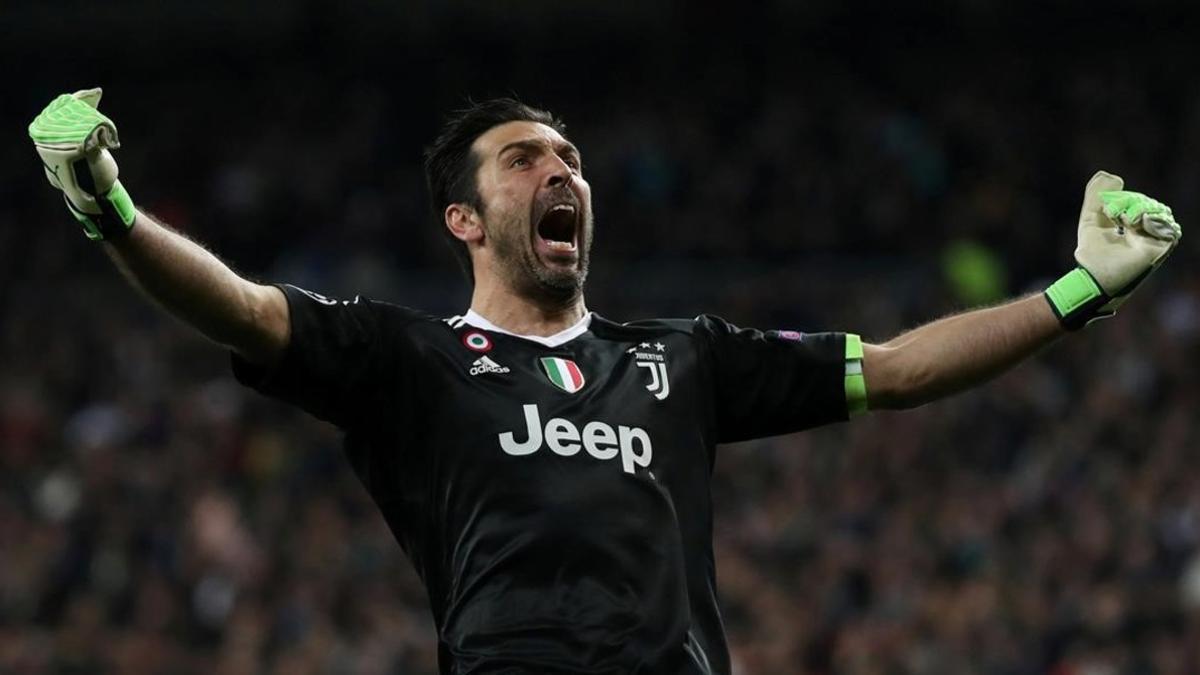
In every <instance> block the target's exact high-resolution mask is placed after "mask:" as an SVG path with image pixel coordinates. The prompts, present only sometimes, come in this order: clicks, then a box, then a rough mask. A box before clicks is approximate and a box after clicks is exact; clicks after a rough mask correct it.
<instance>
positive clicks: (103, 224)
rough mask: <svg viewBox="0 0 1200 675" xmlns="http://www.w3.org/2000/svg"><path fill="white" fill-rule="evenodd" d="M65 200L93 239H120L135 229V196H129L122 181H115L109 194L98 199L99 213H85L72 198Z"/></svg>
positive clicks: (85, 232) (86, 233)
mask: <svg viewBox="0 0 1200 675" xmlns="http://www.w3.org/2000/svg"><path fill="white" fill-rule="evenodd" d="M65 201H66V203H67V208H69V209H70V210H71V214H72V215H73V216H75V219H76V220H78V221H79V223H80V225H82V226H83V233H84V234H85V235H87V238H88V239H91V240H92V241H106V240H107V241H113V240H116V239H120V238H121V237H124V236H125V235H127V234H128V233H129V230H131V229H133V223H134V217H135V216H136V213H137V212H136V211H135V209H134V207H133V198H132V197H130V196H129V192H127V191H126V190H125V186H124V185H121V181H115V182H114V183H113V186H112V188H111V189H110V190H109V191H108V193H107V194H105V195H103V196H101V197H98V198H97V199H96V204H97V205H98V206H99V207H100V213H98V214H96V213H84V212H83V211H80V210H79V209H77V208H75V205H74V204H72V203H71V200H70V199H65Z"/></svg>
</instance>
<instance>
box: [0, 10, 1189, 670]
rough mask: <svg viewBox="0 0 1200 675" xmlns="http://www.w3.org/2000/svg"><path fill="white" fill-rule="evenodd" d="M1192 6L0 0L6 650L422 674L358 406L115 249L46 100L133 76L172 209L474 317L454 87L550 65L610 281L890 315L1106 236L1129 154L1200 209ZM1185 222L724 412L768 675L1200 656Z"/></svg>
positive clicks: (732, 591)
mask: <svg viewBox="0 0 1200 675" xmlns="http://www.w3.org/2000/svg"><path fill="white" fill-rule="evenodd" d="M1197 18H1198V17H1197V10H1195V9H1193V8H1192V6H1191V5H1190V4H1189V3H1183V2H1167V1H1165V0H1162V1H1158V2H1142V3H1138V4H1137V5H1136V6H1133V5H1132V4H1130V5H1118V4H1115V3H1108V2H1099V3H1089V4H1087V5H1086V6H1084V4H1083V3H1066V2H1050V3H1039V4H1037V5H1032V4H1010V3H1001V2H994V1H992V0H973V1H971V2H964V3H950V2H946V3H929V4H919V5H900V4H897V5H896V6H894V7H891V8H886V9H881V8H879V7H875V6H873V5H868V4H853V3H839V2H832V1H823V2H810V3H785V2H744V3H720V4H717V3H703V4H700V3H683V2H665V1H642V2H630V3H624V2H598V1H579V2H558V3H551V2H541V1H532V0H530V1H527V2H483V1H473V2H468V1H464V0H459V1H455V2H434V1H433V0H426V1H425V2H415V3H402V2H382V1H376V2H351V3H345V4H338V5H335V4H334V3H324V2H297V3H288V2H260V3H243V2H233V1H231V0H216V1H210V2H204V3H183V2H150V1H142V2H135V1H115V2H104V3H100V2H83V1H72V2H61V1H60V2H44V3H41V2H39V3H32V2H7V3H4V4H3V5H0V63H3V64H4V66H5V68H4V70H5V73H6V75H5V85H6V86H5V89H4V92H5V96H4V100H3V105H2V106H0V129H3V134H0V160H2V161H0V672H4V673H8V672H13V673H40V672H72V673H74V672H78V673H92V672H114V673H116V672H121V673H229V674H235V673H238V674H240V673H258V672H263V673H428V672H433V669H434V667H435V666H434V654H435V636H434V634H433V630H432V622H431V620H430V618H429V616H428V613H427V609H426V608H425V598H424V592H423V590H422V589H421V587H420V585H419V583H418V582H417V581H416V579H415V577H414V575H413V574H412V572H411V569H410V568H409V565H408V563H407V561H405V560H404V559H403V556H402V553H401V552H400V550H399V548H398V546H396V545H395V543H394V542H393V541H392V539H391V538H390V536H389V534H388V533H387V531H386V529H385V528H384V526H383V524H382V521H381V519H380V518H379V516H378V514H377V513H376V511H375V509H374V507H373V506H372V505H371V504H370V503H369V501H368V499H367V498H366V496H365V494H364V492H363V491H362V489H361V487H360V486H359V485H358V483H357V482H356V480H355V479H354V477H353V475H352V474H351V472H350V471H349V468H348V466H347V465H346V464H345V462H344V460H343V459H341V457H340V456H339V454H338V447H339V444H340V439H339V437H338V434H337V432H336V431H335V430H333V429H331V428H329V427H327V426H325V425H322V424H320V423H318V422H315V421H313V420H311V419H308V418H306V417H305V416H303V415H302V414H300V413H298V412H296V411H293V410H291V409H288V408H285V407H283V406H281V405H278V404H275V403H273V402H270V401H267V400H264V399H262V398H260V397H258V396H257V395H255V394H253V393H252V392H248V391H245V390H242V389H240V388H239V387H238V386H237V385H236V384H235V383H234V382H233V381H232V378H231V376H230V374H229V372H228V366H227V357H226V356H225V354H224V353H223V351H222V350H221V349H220V348H217V347H214V346H212V345H210V344H208V343H206V342H204V341H203V340H202V339H201V338H199V337H197V336H195V335H194V334H193V333H191V332H190V331H189V330H187V329H186V328H185V327H183V326H182V325H181V324H179V323H177V322H175V321H173V320H171V319H168V318H165V317H164V316H163V315H162V314H160V313H158V312H157V311H156V310H155V309H154V308H153V307H152V306H151V305H150V304H149V303H148V302H146V301H144V300H142V299H141V298H139V297H138V295H137V293H136V292H135V291H133V290H131V289H129V288H128V287H127V286H126V285H125V284H124V283H123V282H122V281H121V279H120V278H119V276H118V275H117V273H116V272H115V271H114V270H113V269H112V267H111V265H110V264H109V263H108V260H107V258H106V257H105V256H104V255H103V253H102V251H100V250H99V249H98V247H97V246H95V245H92V244H90V243H89V242H88V241H86V239H84V237H83V236H82V235H81V234H80V232H79V231H78V227H77V226H75V225H74V224H73V221H72V219H71V218H70V216H69V215H68V214H67V213H66V211H65V210H64V208H63V207H62V205H61V204H60V203H59V197H58V196H57V195H56V194H55V193H54V191H53V190H52V189H51V188H50V187H49V186H48V185H46V183H45V180H44V177H43V175H42V172H41V170H40V168H39V166H38V162H37V156H36V154H35V153H34V152H33V149H32V147H31V145H30V143H29V142H28V138H27V135H26V131H25V126H26V125H27V124H28V122H29V121H30V120H31V119H32V118H33V117H34V115H36V114H37V112H38V111H39V110H40V109H41V107H42V106H44V105H45V103H46V102H48V101H49V100H50V99H51V98H53V97H54V96H55V95H57V94H58V93H61V92H63V91H72V90H75V89H80V88H85V87H90V86H97V85H100V86H103V87H104V88H105V99H104V101H103V103H102V106H101V109H102V110H103V111H105V112H106V113H107V114H108V115H110V116H111V117H112V118H113V119H114V120H116V121H117V123H118V125H119V127H120V131H121V139H122V141H123V143H124V146H123V147H122V149H121V150H119V151H118V152H117V153H116V156H117V159H118V161H119V162H120V165H121V169H122V173H121V177H122V180H123V182H124V183H125V185H126V186H127V187H128V188H129V190H130V192H131V194H132V195H133V197H134V199H135V200H136V201H137V203H138V204H139V206H141V207H142V208H144V209H147V210H149V211H151V212H153V213H155V214H157V215H158V216H160V217H161V218H163V219H165V220H167V221H168V222H170V223H171V224H172V225H173V226H175V227H177V228H178V229H180V230H181V231H183V232H185V233H187V234H189V235H190V236H192V237H194V238H196V239H198V240H199V241H201V242H203V243H205V245H207V246H209V247H211V248H212V250H214V251H215V252H217V253H218V254H219V255H221V256H222V258H223V259H225V260H226V261H228V262H229V263H230V264H231V265H232V266H234V267H235V268H236V269H238V270H239V271H241V272H243V273H244V274H246V275H248V276H251V277H253V278H256V279H262V280H278V281H288V282H292V283H297V284H300V285H303V286H306V287H309V288H313V289H315V290H318V291H321V292H325V293H328V294H334V295H338V294H349V295H353V294H355V293H363V294H364V295H371V296H374V297H378V298H382V299H387V300H391V301H394V302H399V303H402V304H408V305H412V306H416V307H420V308H423V309H426V310H429V311H432V312H438V313H444V314H447V315H450V314H456V313H459V312H461V311H462V310H464V309H465V308H466V306H467V302H468V300H469V287H468V286H467V284H466V283H465V282H464V280H463V279H462V277H461V275H460V274H459V273H458V270H457V268H456V267H455V264H454V262H453V260H452V258H451V255H450V253H449V249H448V248H446V246H445V245H444V244H443V243H442V241H441V235H440V234H439V232H438V231H437V229H436V228H435V227H434V225H433V224H432V223H431V221H430V220H429V217H428V215H427V208H428V207H427V202H426V196H425V192H424V188H423V177H422V175H421V169H420V153H421V150H422V148H423V147H424V145H425V144H426V143H428V142H429V141H430V140H431V139H432V138H433V136H434V135H435V133H436V131H437V128H438V124H439V122H440V120H441V119H442V117H443V116H444V115H445V114H446V113H447V112H448V111H450V110H452V109H454V108H456V107H459V106H461V105H462V104H463V102H464V101H465V99H466V97H468V96H471V97H474V98H476V99H480V98H486V97H489V96H494V95H507V94H514V93H515V94H517V95H519V96H520V97H522V98H523V99H524V100H526V101H527V102H529V103H533V104H536V105H541V106H544V107H547V108H549V109H551V110H553V111H555V112H556V113H558V114H559V115H561V116H562V117H563V118H565V120H566V122H567V125H568V132H569V135H570V136H571V138H572V140H574V141H575V143H576V144H577V145H579V146H580V148H581V149H582V151H583V155H584V163H585V168H584V172H585V175H586V177H587V178H588V180H589V181H590V182H591V184H592V186H593V193H594V200H595V210H596V214H597V220H596V223H597V233H596V246H595V249H594V251H593V275H592V278H591V282H590V285H589V291H588V305H589V307H590V308H591V309H594V310H596V311H599V312H601V313H603V314H605V315H606V316H608V317H610V318H614V319H621V320H629V319H635V318H641V317H649V316H693V315H695V314H697V313H699V312H702V311H707V312H715V313H718V314H721V315H723V316H725V317H726V318H728V319H730V320H731V321H734V322H735V323H740V324H746V325H754V326H759V327H762V328H791V329H799V330H821V329H842V330H850V331H855V332H859V333H862V334H863V335H864V337H866V338H867V339H870V340H875V341H883V340H886V339H887V338H889V337H891V336H893V335H895V334H896V333H898V332H899V331H901V330H903V329H905V328H909V327H912V326H915V325H918V324H920V323H921V322H923V321H927V320H929V319H932V318H936V317H937V316H941V315H943V314H946V313H948V312H951V311H956V310H961V309H965V308H967V307H970V306H974V305H979V304H985V303H991V302H996V301H998V300H1000V299H1002V298H1004V297H1009V296H1012V295H1017V294H1023V293H1028V292H1033V291H1037V290H1040V289H1041V288H1043V287H1044V286H1045V285H1046V284H1047V283H1049V282H1050V281H1051V280H1053V278H1055V277H1056V276H1058V275H1059V274H1061V273H1062V272H1065V271H1066V270H1068V269H1069V268H1070V267H1071V265H1072V260H1071V252H1072V250H1073V248H1074V237H1075V224H1076V216H1077V213H1078V208H1079V202H1080V198H1081V195H1082V189H1083V185H1084V183H1085V182H1086V181H1087V179H1088V177H1090V176H1091V174H1092V173H1093V172H1094V171H1095V170H1097V169H1100V168H1104V169H1107V170H1109V171H1112V172H1115V173H1119V174H1121V175H1122V176H1124V177H1125V179H1126V181H1127V184H1128V186H1129V187H1130V188H1131V189H1135V190H1140V191H1145V192H1148V193H1150V194H1152V195H1153V196H1155V197H1157V198H1160V199H1162V200H1163V201H1165V202H1167V203H1169V204H1171V205H1172V206H1173V207H1174V208H1175V213H1176V215H1177V217H1178V219H1179V221H1180V222H1181V223H1183V225H1184V228H1185V230H1189V228H1190V226H1191V225H1192V224H1193V223H1195V222H1196V221H1197V219H1196V216H1197V214H1198V207H1200V204H1198V198H1197V189H1196V188H1197V186H1198V185H1200V162H1198V161H1197V146H1198V143H1200V107H1198V104H1200V83H1198V82H1197V78H1196V76H1195V72H1196V71H1195V67H1194V65H1193V63H1194V62H1196V61H1197V57H1200V43H1198V42H1197V38H1200V32H1198V28H1200V24H1198V23H1197ZM1194 240H1195V237H1194V236H1192V237H1185V239H1184V240H1183V243H1182V244H1181V245H1180V247H1179V249H1178V250H1177V251H1176V252H1175V253H1174V255H1173V256H1172V259H1171V260H1170V262H1169V264H1168V265H1167V266H1166V267H1164V268H1163V269H1162V270H1161V271H1159V272H1158V273H1156V275H1155V276H1154V277H1153V278H1152V279H1151V280H1150V281H1149V282H1148V283H1147V284H1146V286H1145V288H1143V289H1141V290H1140V291H1139V292H1138V295H1137V297H1135V299H1134V300H1133V301H1131V303H1129V305H1127V306H1126V308H1124V309H1123V310H1122V312H1121V315H1120V316H1119V317H1117V318H1115V319H1113V320H1111V321H1108V322H1106V323H1104V324H1100V325H1096V326H1093V327H1091V328H1090V329H1088V330H1087V331H1086V332H1084V333H1082V334H1079V335H1073V336H1071V337H1070V338H1068V339H1066V340H1063V341H1062V342H1061V343H1059V344H1057V345H1055V346H1054V347H1052V348H1050V349H1048V350H1047V351H1046V352H1045V353H1044V354H1042V355H1040V356H1039V357H1038V358H1037V359H1035V360H1034V361H1032V362H1030V363H1028V364H1025V365H1023V366H1021V367H1020V368H1018V369H1017V370H1016V371H1015V372H1013V373H1011V374H1009V375H1006V376H1004V377H1002V378H1001V379H1000V380H998V381H997V382H995V383H992V384H989V385H987V386H985V387H983V388H981V389H979V390H977V391H973V392H971V393H968V394H964V395H962V396H959V397H956V398H955V399H952V400H949V401H944V402H940V403H936V404H932V405H929V406H926V407H924V408H922V409H919V410H917V411H912V412H907V413H893V414H875V415H872V416H870V417H868V418H867V419H865V420H860V421H856V422H854V423H852V424H849V425H841V426H837V427H833V428H830V429H825V430H819V431H816V432H811V433H808V434H804V435H798V436H789V437H782V438H776V439H769V440H764V441H759V442H754V443H746V444H742V445H738V446H730V447H727V448H724V449H723V451H722V453H721V455H720V459H719V461H718V467H717V473H716V478H715V482H714V496H715V500H716V508H717V524H716V532H715V542H716V550H717V554H718V576H719V582H720V586H721V589H722V604H723V607H724V610H725V616H726V624H727V629H728V632H729V636H730V640H731V645H732V647H733V651H734V658H735V666H736V671H737V672H738V673H746V674H749V673H811V674H818V673H853V674H858V673H863V674H868V673H869V674H875V673H888V674H891V673H913V674H940V673H956V674H971V673H980V674H986V675H993V674H995V675H1008V674H1014V675H1015V674H1018V673H1054V674H1055V675H1076V674H1078V675H1085V674H1086V675H1093V674H1104V675H1107V674H1109V673H1113V674H1118V673H1119V674H1125V673H1129V674H1136V675H1142V674H1145V675H1160V674H1161V675H1166V674H1173V673H1197V672H1200V668H1198V666H1197V664H1198V663H1200V648H1198V647H1197V645H1198V644H1200V556H1197V543H1198V541H1200V473H1198V472H1197V471H1196V470H1194V469H1193V465H1194V463H1195V459H1196V454H1197V453H1196V451H1197V441H1198V435H1200V424H1198V422H1197V419H1196V417H1197V401H1198V394H1200V391H1198V389H1197V385H1196V383H1195V373H1196V369H1197V365H1198V363H1197V361H1198V354H1197V347H1198V345H1200V274H1197V271H1196V267H1195V265H1196V263H1197V254H1196V251H1197V249H1196V246H1195V245H1194V243H1195V242H1194Z"/></svg>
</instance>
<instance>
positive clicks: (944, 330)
mask: <svg viewBox="0 0 1200 675" xmlns="http://www.w3.org/2000/svg"><path fill="white" fill-rule="evenodd" d="M1065 334H1066V329H1065V328H1063V326H1062V324H1061V323H1060V322H1059V320H1058V318H1057V317H1056V316H1055V315H1054V311H1053V310H1052V309H1051V308H1050V305H1049V303H1047V302H1046V299H1045V298H1044V297H1042V295H1041V294H1038V295H1034V296H1029V297H1027V298H1023V299H1021V300H1016V301H1013V302H1010V303H1007V304H1004V305H999V306H997V307H989V308H987V309H979V310H975V311H973V312H966V313H964V314H956V315H954V316H949V317H946V318H944V319H939V320H937V321H934V322H933V323H929V324H926V325H924V326H921V327H920V328H917V329H914V330H911V331H908V332H907V333H904V334H902V335H900V336H898V337H896V338H894V339H892V340H889V341H888V342H885V343H884V344H882V345H872V344H864V345H863V364H862V365H863V377H864V379H865V380H866V384H867V405H868V407H869V408H872V409H881V408H885V409H896V408H912V407H915V406H919V405H921V404H924V403H928V402H929V401H932V400H934V399H938V398H942V397H943V396H948V395H950V394H955V393H958V392H960V391H963V390H964V389H968V388H970V387H973V386H975V385H977V384H980V383H982V382H985V381H987V380H989V379H991V378H993V377H995V376H996V375H999V374H1000V373H1002V372H1004V371H1005V370H1008V369H1009V368H1011V367H1013V366H1014V365H1016V364H1017V363H1019V362H1020V361H1022V360H1024V359H1025V358H1027V357H1029V356H1032V355H1033V354H1034V353H1035V352H1037V351H1038V350H1039V349H1041V348H1042V347H1044V346H1046V345H1048V344H1050V343H1051V342H1053V341H1054V340H1055V339H1057V338H1058V337H1060V336H1062V335H1065Z"/></svg>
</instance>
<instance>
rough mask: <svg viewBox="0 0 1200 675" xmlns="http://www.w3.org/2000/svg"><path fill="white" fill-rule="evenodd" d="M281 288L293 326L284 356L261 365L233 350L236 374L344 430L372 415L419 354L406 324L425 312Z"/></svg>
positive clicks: (356, 298)
mask: <svg viewBox="0 0 1200 675" xmlns="http://www.w3.org/2000/svg"><path fill="white" fill-rule="evenodd" d="M277 286H278V288H280V289H281V290H282V291H283V292H284V295H285V296H287V303H288V315H289V321H290V323H291V337H290V339H289V341H288V345H287V348H286V349H285V350H284V354H283V357H282V358H281V359H280V361H279V363H277V364H276V365H275V366H274V367H271V368H263V367H260V366H257V365H254V364H252V363H250V362H249V361H246V360H245V359H243V358H242V357H241V356H239V355H238V354H236V353H234V354H233V356H232V358H233V373H234V377H236V378H237V380H238V382H240V383H242V384H244V385H246V386H248V387H250V388H252V389H254V390H256V391H258V392H260V393H262V394H265V395H267V396H270V397H272V398H276V399H279V400H281V401H284V402H287V403H291V404H294V405H296V406H299V407H300V408H302V409H304V410H306V411H307V412H309V413H311V414H313V415H315V416H316V417H319V418H321V419H323V420H326V421H329V422H332V423H334V424H336V425H338V426H340V427H342V428H348V427H351V426H354V424H355V423H356V422H357V421H359V420H363V419H369V418H370V417H371V416H372V415H373V414H374V413H375V412H376V411H377V409H378V407H379V404H380V402H381V400H382V397H383V395H384V394H385V392H386V391H387V389H388V388H389V382H390V381H391V378H395V377H396V373H398V372H399V369H401V368H403V367H404V365H405V363H404V362H405V360H406V359H412V358H415V357H414V356H413V351H414V349H413V348H412V347H411V346H410V341H409V340H408V339H407V336H406V331H405V330H404V329H405V327H406V325H408V324H410V323H412V322H413V321H414V320H415V319H417V318H419V317H420V316H422V315H420V314H419V313H417V312H414V311H413V310H409V309H406V308H403V307H399V306H397V305H392V304H389V303H385V302H378V301H374V300H368V299H365V298H360V297H355V298H354V299H353V300H338V299H333V298H327V297H325V296H323V295H320V294H318V293H313V292H311V291H306V290H304V289H302V288H297V287H296V286H292V285H289V284H278V285H277Z"/></svg>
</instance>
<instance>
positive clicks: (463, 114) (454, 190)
mask: <svg viewBox="0 0 1200 675" xmlns="http://www.w3.org/2000/svg"><path fill="white" fill-rule="evenodd" d="M507 122H540V123H542V124H545V125H546V126H548V127H551V128H553V129H554V130H555V131H557V132H558V133H560V134H564V135H565V132H566V129H567V127H566V125H564V124H563V122H562V120H560V119H558V118H557V117H555V116H554V115H552V114H551V113H549V112H547V111H545V110H539V109H537V108H533V107H530V106H527V105H525V104H524V103H521V102H520V101H518V100H516V99H515V98H494V99H491V100H487V101H483V102H481V103H475V102H474V101H471V100H468V101H467V107H466V108H463V109H462V110H456V111H454V112H453V113H451V114H450V116H449V117H448V118H447V119H446V123H445V125H443V126H442V131H441V133H440V134H438V137H437V139H436V140H434V142H433V144H432V145H430V146H429V147H428V148H426V149H425V183H426V185H427V186H428V188H429V204H430V208H431V209H432V211H433V214H432V215H433V221H434V224H435V225H436V226H437V228H438V229H440V230H441V231H442V234H443V235H445V237H446V240H447V241H448V242H449V243H450V248H451V249H452V250H453V251H454V255H455V256H456V257H457V258H458V262H459V263H460V264H461V265H462V267H463V271H465V272H466V273H467V279H468V280H469V281H471V282H472V283H473V282H474V281H475V277H474V270H473V268H472V267H471V256H470V254H469V253H468V252H467V245H466V243H465V242H462V241H459V240H458V239H456V238H455V237H454V235H453V234H452V233H451V232H450V230H449V229H447V228H446V223H445V215H444V214H445V213H446V207H447V206H449V205H451V204H468V205H470V206H471V207H472V208H474V209H475V210H477V211H483V199H482V198H481V197H480V195H479V185H478V183H477V182H476V179H475V177H476V174H477V173H478V171H479V161H480V158H479V157H477V156H475V154H474V153H472V152H471V146H472V145H473V144H474V143H475V139H477V138H479V137H480V136H482V135H483V134H485V133H487V131H488V130H489V129H491V128H493V127H497V126H500V125H501V124H505V123H507Z"/></svg>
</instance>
